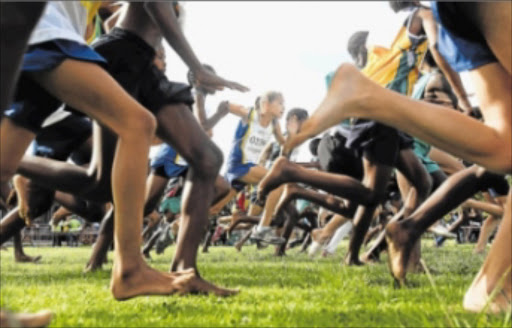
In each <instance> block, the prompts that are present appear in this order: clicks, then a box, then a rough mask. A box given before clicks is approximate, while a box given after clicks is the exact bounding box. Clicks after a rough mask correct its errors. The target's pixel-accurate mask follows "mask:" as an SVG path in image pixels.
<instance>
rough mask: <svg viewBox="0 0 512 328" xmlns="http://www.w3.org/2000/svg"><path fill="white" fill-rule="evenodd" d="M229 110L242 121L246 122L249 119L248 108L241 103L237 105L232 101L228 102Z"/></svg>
mask: <svg viewBox="0 0 512 328" xmlns="http://www.w3.org/2000/svg"><path fill="white" fill-rule="evenodd" d="M228 105H229V106H228V107H229V112H230V113H231V114H233V115H236V116H238V117H241V118H242V120H243V121H244V122H246V123H247V121H248V120H249V109H248V108H245V107H244V106H242V105H237V104H233V103H228Z"/></svg>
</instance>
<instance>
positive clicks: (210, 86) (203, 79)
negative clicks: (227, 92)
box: [193, 67, 249, 92]
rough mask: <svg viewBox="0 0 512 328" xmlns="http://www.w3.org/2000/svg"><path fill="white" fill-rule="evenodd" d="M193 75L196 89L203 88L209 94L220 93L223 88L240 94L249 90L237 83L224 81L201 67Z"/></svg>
mask: <svg viewBox="0 0 512 328" xmlns="http://www.w3.org/2000/svg"><path fill="white" fill-rule="evenodd" d="M193 75H194V80H195V81H194V82H195V84H196V85H197V86H198V87H200V88H203V89H205V90H206V91H209V92H212V91H221V90H224V88H229V89H232V90H238V91H241V92H247V91H249V88H247V87H246V86H243V85H241V84H239V83H237V82H232V81H228V80H225V79H223V78H222V77H220V76H218V75H216V74H214V73H212V72H210V71H208V70H207V69H205V68H204V67H201V68H200V69H198V70H197V71H195V72H194V73H193Z"/></svg>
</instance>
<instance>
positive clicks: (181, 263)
mask: <svg viewBox="0 0 512 328" xmlns="http://www.w3.org/2000/svg"><path fill="white" fill-rule="evenodd" d="M157 119H158V130H157V134H158V136H159V137H160V138H161V139H162V140H164V141H165V142H167V143H169V144H170V145H172V146H173V148H174V149H176V151H177V152H178V153H179V154H181V156H183V158H184V159H185V160H186V161H187V163H189V170H188V174H187V180H186V182H185V186H184V188H183V194H182V200H181V217H180V223H181V224H180V230H179V233H178V239H177V246H176V253H175V255H174V259H173V261H172V264H171V271H172V272H175V271H177V270H184V269H193V270H194V271H195V273H196V276H195V277H194V279H193V280H192V286H191V288H192V290H193V291H197V292H205V293H210V292H211V293H214V294H217V295H221V296H227V295H233V294H235V293H237V291H235V290H229V289H223V288H219V287H217V286H214V285H213V284H210V283H208V282H207V281H205V280H203V279H202V278H201V277H200V275H199V271H198V269H197V251H198V248H199V244H200V243H201V239H202V237H203V236H204V233H205V232H206V228H207V225H208V210H209V208H210V206H211V204H212V202H213V200H214V197H215V188H214V187H215V181H216V179H217V176H218V174H219V170H220V167H221V165H222V152H221V151H220V149H219V148H218V147H217V146H216V145H215V144H214V143H213V142H212V141H211V140H210V138H209V137H208V136H207V135H206V133H205V132H204V131H203V129H202V128H201V126H200V125H199V123H198V122H197V120H196V119H195V118H194V116H193V115H192V113H191V112H190V110H189V108H188V107H187V106H185V105H174V106H165V107H163V108H162V109H160V111H159V112H158V114H157ZM185 135H186V136H187V138H183V136H185ZM196 200H200V201H196Z"/></svg>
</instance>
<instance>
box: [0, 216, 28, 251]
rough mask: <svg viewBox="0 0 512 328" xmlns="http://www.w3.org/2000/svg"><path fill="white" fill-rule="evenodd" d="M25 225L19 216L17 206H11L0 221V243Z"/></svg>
mask: <svg viewBox="0 0 512 328" xmlns="http://www.w3.org/2000/svg"><path fill="white" fill-rule="evenodd" d="M24 227H25V221H23V219H21V218H20V216H19V213H18V207H15V208H13V209H12V210H11V211H10V212H9V213H7V215H6V216H4V217H3V219H2V222H1V223H0V245H1V244H3V243H5V242H6V241H8V240H9V239H11V238H12V237H14V236H15V235H16V233H18V232H19V231H21V230H22V229H23V228H24Z"/></svg>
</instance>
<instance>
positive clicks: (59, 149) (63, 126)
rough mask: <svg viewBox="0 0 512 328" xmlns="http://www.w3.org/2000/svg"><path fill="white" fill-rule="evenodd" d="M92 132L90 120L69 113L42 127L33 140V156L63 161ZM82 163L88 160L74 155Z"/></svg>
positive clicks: (79, 163)
mask: <svg viewBox="0 0 512 328" xmlns="http://www.w3.org/2000/svg"><path fill="white" fill-rule="evenodd" d="M91 134H92V123H91V121H90V120H89V119H88V118H86V117H83V116H77V115H75V114H71V115H69V116H67V117H66V118H64V119H63V120H61V121H59V122H57V123H55V124H52V125H50V126H48V127H45V128H43V129H42V130H41V131H40V132H39V133H38V134H37V136H36V138H35V140H34V152H33V154H34V155H35V156H40V157H47V158H51V159H55V160H59V161H65V160H67V159H68V157H69V156H71V154H72V153H73V152H74V151H75V150H77V148H79V147H80V146H81V145H82V144H83V143H84V142H85V141H86V140H87V139H88V138H89V137H90V136H91ZM74 160H77V161H78V162H77V163H76V164H78V165H83V164H87V163H88V162H89V161H90V158H88V159H85V158H83V159H81V158H80V157H74Z"/></svg>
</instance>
